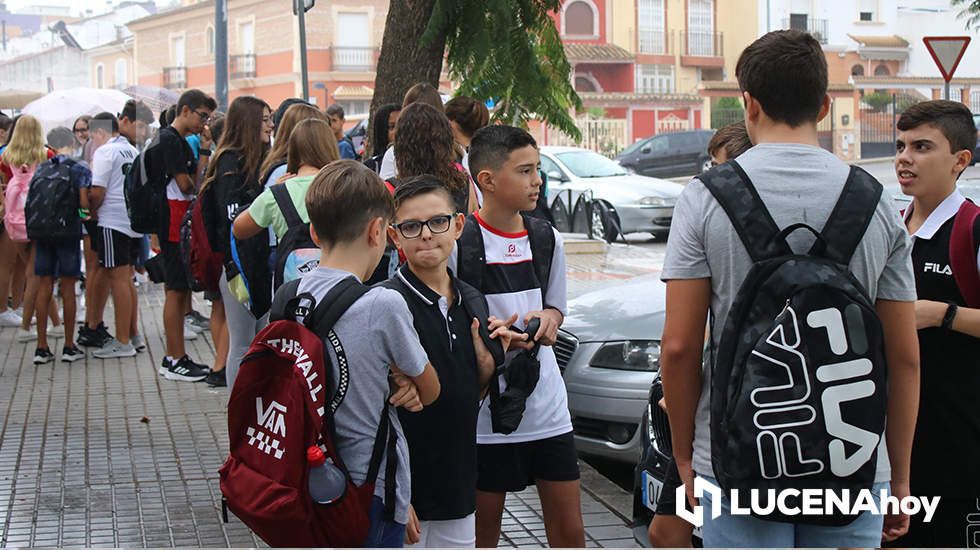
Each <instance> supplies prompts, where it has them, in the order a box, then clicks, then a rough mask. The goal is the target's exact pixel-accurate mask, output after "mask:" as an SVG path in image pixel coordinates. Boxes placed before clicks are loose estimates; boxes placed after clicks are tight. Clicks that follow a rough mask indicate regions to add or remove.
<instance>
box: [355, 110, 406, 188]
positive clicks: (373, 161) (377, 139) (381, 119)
mask: <svg viewBox="0 0 980 550" xmlns="http://www.w3.org/2000/svg"><path fill="white" fill-rule="evenodd" d="M401 110H402V107H401V105H398V104H397V103H388V104H386V105H382V106H381V107H378V110H377V111H375V112H374V115H372V116H371V154H372V155H374V156H373V157H371V158H369V159H367V160H365V161H364V165H365V166H367V167H368V168H370V169H371V170H374V171H375V173H378V172H380V171H381V161H382V159H384V156H385V152H386V151H387V150H388V147H391V145H392V144H393V143H395V125H396V124H397V123H398V115H399V113H401Z"/></svg>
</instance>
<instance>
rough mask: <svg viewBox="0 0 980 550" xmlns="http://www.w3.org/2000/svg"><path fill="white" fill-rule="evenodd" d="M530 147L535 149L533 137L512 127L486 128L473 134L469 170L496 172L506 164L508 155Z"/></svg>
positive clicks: (536, 145)
mask: <svg viewBox="0 0 980 550" xmlns="http://www.w3.org/2000/svg"><path fill="white" fill-rule="evenodd" d="M528 145H530V146H531V147H534V148H535V149H537V147H538V143H537V142H536V141H534V137H532V136H531V134H529V133H527V132H526V131H525V130H523V129H521V128H517V127H514V126H487V127H485V128H481V129H479V130H477V131H476V133H475V134H473V141H471V142H470V158H469V160H470V170H471V172H472V173H473V174H474V177H475V175H476V174H479V173H480V172H481V171H482V170H496V169H498V168H500V166H501V165H502V164H503V163H505V162H507V158H508V157H510V153H511V152H512V151H514V150H516V149H521V148H524V147H527V146H528Z"/></svg>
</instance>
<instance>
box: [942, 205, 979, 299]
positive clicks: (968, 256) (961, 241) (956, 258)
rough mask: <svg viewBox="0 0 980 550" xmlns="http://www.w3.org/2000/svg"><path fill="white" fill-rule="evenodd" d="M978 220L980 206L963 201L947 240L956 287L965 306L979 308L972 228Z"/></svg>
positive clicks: (975, 254)
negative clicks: (951, 232)
mask: <svg viewBox="0 0 980 550" xmlns="http://www.w3.org/2000/svg"><path fill="white" fill-rule="evenodd" d="M977 218H980V206H977V205H976V204H974V203H972V202H970V201H969V200H966V201H963V204H962V205H960V209H959V211H958V212H957V213H956V220H955V221H954V222H953V234H952V236H951V237H950V239H949V263H950V267H951V268H952V269H953V278H954V279H955V280H956V286H957V287H958V288H959V290H960V294H962V295H963V299H964V300H966V306H967V307H971V308H976V307H980V273H978V272H977V242H976V239H975V238H974V232H973V228H974V227H975V226H976V222H977Z"/></svg>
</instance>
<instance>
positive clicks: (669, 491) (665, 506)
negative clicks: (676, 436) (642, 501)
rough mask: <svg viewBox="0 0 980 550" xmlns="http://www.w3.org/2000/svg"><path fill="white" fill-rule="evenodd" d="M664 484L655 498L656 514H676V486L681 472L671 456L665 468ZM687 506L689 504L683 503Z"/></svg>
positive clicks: (678, 485)
mask: <svg viewBox="0 0 980 550" xmlns="http://www.w3.org/2000/svg"><path fill="white" fill-rule="evenodd" d="M665 469H666V470H667V473H666V475H664V486H663V488H661V489H660V498H658V499H657V514H659V515H661V516H676V515H677V488H678V487H680V486H681V485H683V483H681V474H680V472H678V471H677V462H676V461H675V460H674V459H673V458H671V459H670V462H668V463H667V466H666V468H665ZM685 505H686V507H687V508H690V505H689V504H687V503H685Z"/></svg>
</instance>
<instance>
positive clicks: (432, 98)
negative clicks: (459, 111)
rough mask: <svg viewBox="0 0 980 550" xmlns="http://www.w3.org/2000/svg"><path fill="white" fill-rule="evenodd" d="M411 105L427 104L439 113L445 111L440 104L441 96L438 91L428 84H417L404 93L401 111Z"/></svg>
mask: <svg viewBox="0 0 980 550" xmlns="http://www.w3.org/2000/svg"><path fill="white" fill-rule="evenodd" d="M412 103H427V104H429V105H432V106H433V107H435V108H436V109H439V110H440V111H442V110H444V109H445V107H444V106H443V104H442V96H441V95H439V90H437V89H435V87H433V86H432V84H429V83H428V82H419V83H418V84H416V85H414V86H412V87H411V88H409V89H408V91H407V92H405V97H404V98H402V109H404V108H405V107H408V106H409V105H411V104H412Z"/></svg>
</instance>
